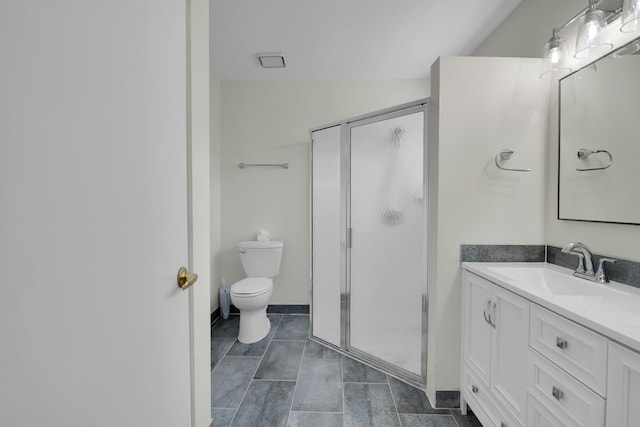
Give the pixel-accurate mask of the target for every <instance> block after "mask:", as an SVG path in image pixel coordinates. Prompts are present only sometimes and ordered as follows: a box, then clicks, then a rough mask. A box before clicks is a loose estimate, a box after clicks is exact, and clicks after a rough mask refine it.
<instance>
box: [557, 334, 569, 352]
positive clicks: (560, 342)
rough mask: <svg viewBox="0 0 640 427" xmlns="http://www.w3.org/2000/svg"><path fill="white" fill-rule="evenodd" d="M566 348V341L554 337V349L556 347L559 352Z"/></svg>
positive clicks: (567, 343) (567, 344)
mask: <svg viewBox="0 0 640 427" xmlns="http://www.w3.org/2000/svg"><path fill="white" fill-rule="evenodd" d="M568 346H569V342H567V340H565V339H564V338H560V337H556V347H558V348H559V349H560V350H564V349H566V348H567V347H568Z"/></svg>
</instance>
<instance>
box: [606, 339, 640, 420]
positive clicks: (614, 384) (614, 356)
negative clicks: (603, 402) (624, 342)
mask: <svg viewBox="0 0 640 427" xmlns="http://www.w3.org/2000/svg"><path fill="white" fill-rule="evenodd" d="M638 402H640V354H638V353H636V352H634V351H631V350H628V349H626V348H624V347H622V346H620V345H617V344H614V343H611V342H610V343H609V369H608V378H607V423H606V425H607V427H637V426H640V405H638Z"/></svg>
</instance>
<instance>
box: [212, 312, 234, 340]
mask: <svg viewBox="0 0 640 427" xmlns="http://www.w3.org/2000/svg"><path fill="white" fill-rule="evenodd" d="M239 330H240V316H239V315H237V314H235V315H231V316H229V318H228V319H227V320H224V319H220V320H218V321H217V322H216V324H215V325H213V328H211V337H212V338H238V331H239Z"/></svg>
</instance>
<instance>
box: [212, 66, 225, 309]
mask: <svg viewBox="0 0 640 427" xmlns="http://www.w3.org/2000/svg"><path fill="white" fill-rule="evenodd" d="M209 84H210V100H211V105H210V109H211V147H210V151H209V156H210V157H209V164H210V172H209V173H210V175H209V179H210V182H209V185H210V191H211V298H210V309H211V312H213V311H214V310H215V309H216V308H218V307H219V303H218V291H219V289H220V280H221V278H222V276H221V274H222V273H221V271H220V270H221V263H222V261H221V256H222V254H221V251H220V242H221V239H222V228H221V215H222V210H221V207H220V127H221V125H220V107H221V106H220V98H221V95H220V80H218V78H217V77H216V76H215V75H214V74H213V70H212V72H211V79H210V81H209Z"/></svg>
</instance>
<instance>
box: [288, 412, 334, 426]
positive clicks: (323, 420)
mask: <svg viewBox="0 0 640 427" xmlns="http://www.w3.org/2000/svg"><path fill="white" fill-rule="evenodd" d="M343 425H344V424H343V421H342V414H328V413H320V412H291V414H290V415H289V423H288V424H287V427H343Z"/></svg>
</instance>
